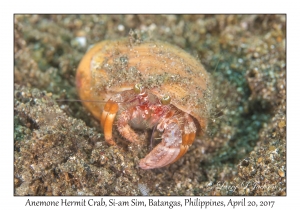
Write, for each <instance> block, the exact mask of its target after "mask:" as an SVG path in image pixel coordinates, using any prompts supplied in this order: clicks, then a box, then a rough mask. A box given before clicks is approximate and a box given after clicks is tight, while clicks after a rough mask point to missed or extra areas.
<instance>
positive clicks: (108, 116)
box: [101, 99, 119, 145]
mask: <svg viewBox="0 0 300 210" xmlns="http://www.w3.org/2000/svg"><path fill="white" fill-rule="evenodd" d="M118 110H119V105H118V104H117V103H115V102H113V101H112V100H111V99H110V100H108V101H107V103H106V104H105V106H104V109H103V112H102V116H101V126H102V128H103V130H104V138H105V141H106V142H107V143H108V144H110V145H116V142H115V141H114V140H113V139H112V125H113V122H114V119H115V117H116V114H117V112H118Z"/></svg>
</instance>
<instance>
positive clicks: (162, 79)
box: [76, 39, 209, 169]
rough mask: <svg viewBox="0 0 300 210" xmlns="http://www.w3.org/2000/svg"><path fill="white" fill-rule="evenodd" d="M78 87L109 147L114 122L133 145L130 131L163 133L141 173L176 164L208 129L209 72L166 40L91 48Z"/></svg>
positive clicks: (104, 43) (134, 139) (81, 66)
mask: <svg viewBox="0 0 300 210" xmlns="http://www.w3.org/2000/svg"><path fill="white" fill-rule="evenodd" d="M76 84H77V89H78V93H79V97H80V99H81V100H82V101H83V104H84V105H85V106H86V107H87V108H88V109H89V111H90V112H91V113H92V114H93V116H94V117H96V118H97V119H99V120H100V122H101V127H102V128H103V131H104V137H105V140H106V142H107V143H108V144H110V145H116V143H115V141H114V139H113V136H112V129H113V123H114V120H116V122H115V123H116V128H117V130H118V131H119V133H120V134H121V135H122V136H123V137H124V138H125V139H127V140H128V141H130V142H132V143H138V141H139V136H138V135H137V134H136V133H135V131H134V129H156V130H157V131H159V132H161V133H162V135H161V138H162V141H161V142H160V143H159V144H158V145H157V146H156V147H154V149H153V150H152V151H151V152H150V153H149V154H148V155H146V157H145V158H143V159H141V160H140V163H139V166H140V167H141V168H142V169H153V168H160V167H164V166H167V165H169V164H171V163H173V162H175V161H177V160H178V159H179V158H180V157H181V156H183V155H184V154H185V153H186V152H187V150H188V148H189V147H190V145H191V144H192V143H193V142H194V139H195V136H196V134H202V133H203V132H204V130H205V128H206V121H207V113H208V109H209V104H208V101H209V88H208V84H209V78H208V74H207V72H206V71H205V69H204V68H203V66H202V65H201V63H200V62H199V61H198V60H197V59H195V58H194V57H192V56H191V55H189V54H188V53H186V52H185V51H183V50H182V49H180V48H178V47H175V46H172V45H170V44H167V43H165V42H160V41H144V42H141V43H132V42H131V41H130V40H128V39H120V40H114V41H112V40H107V41H102V42H100V43H98V44H95V45H94V46H93V47H92V48H91V49H90V50H89V51H88V52H87V53H86V55H85V56H84V57H83V58H82V60H81V62H80V64H79V67H78V70H77V75H76ZM88 101H105V102H106V103H89V102H88Z"/></svg>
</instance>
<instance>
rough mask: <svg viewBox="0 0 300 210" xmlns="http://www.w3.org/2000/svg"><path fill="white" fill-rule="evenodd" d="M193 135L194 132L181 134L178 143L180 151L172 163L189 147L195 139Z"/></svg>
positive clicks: (194, 134)
mask: <svg viewBox="0 0 300 210" xmlns="http://www.w3.org/2000/svg"><path fill="white" fill-rule="evenodd" d="M195 136H196V133H190V134H183V136H182V143H181V145H180V152H179V154H178V155H177V157H176V158H175V160H174V161H173V162H172V163H174V162H176V161H177V160H178V159H179V158H181V157H182V156H183V155H184V154H185V153H186V152H187V150H188V149H189V147H190V146H191V145H192V144H193V142H194V140H195Z"/></svg>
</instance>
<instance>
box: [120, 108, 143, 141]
mask: <svg viewBox="0 0 300 210" xmlns="http://www.w3.org/2000/svg"><path fill="white" fill-rule="evenodd" d="M132 111H133V110H131V111H128V110H125V111H123V112H121V114H120V116H119V117H118V120H117V128H118V131H119V132H120V134H121V135H122V136H123V137H124V138H126V139H127V140H128V141H130V142H137V139H138V135H137V134H136V133H135V132H134V131H133V130H132V128H131V127H130V126H129V125H128V122H129V120H130V116H131V115H132V114H131V112H132Z"/></svg>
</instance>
